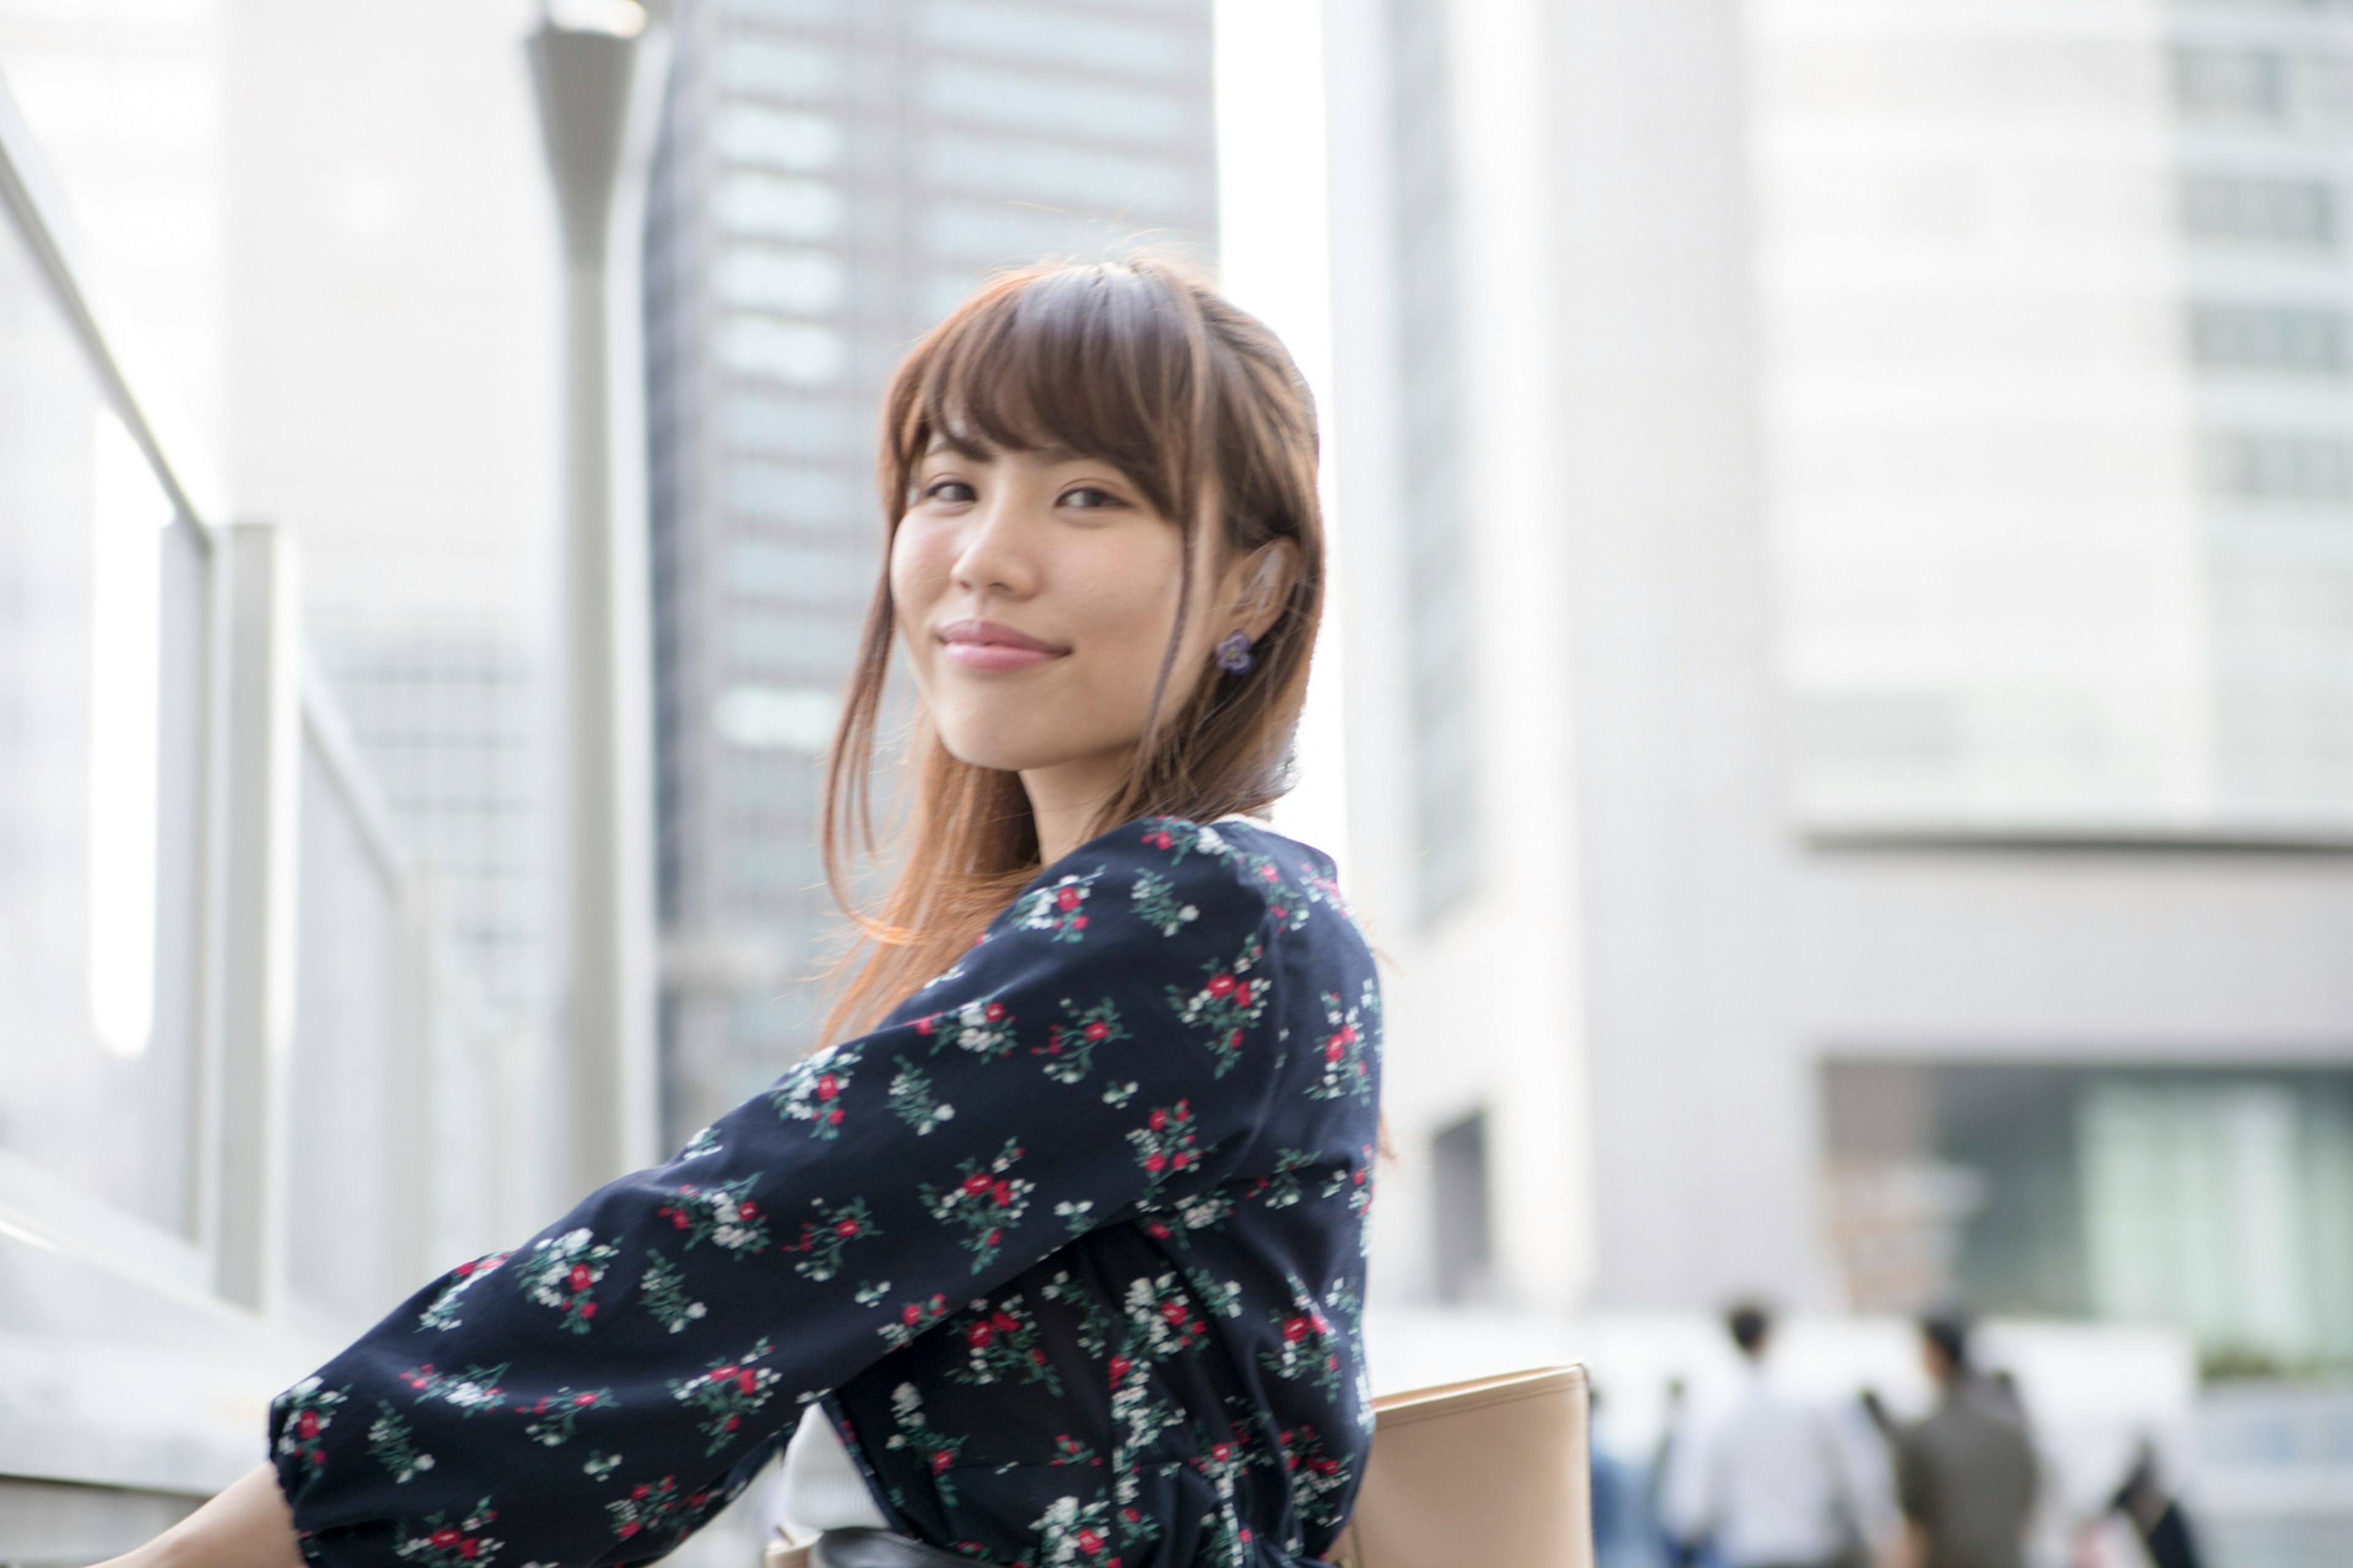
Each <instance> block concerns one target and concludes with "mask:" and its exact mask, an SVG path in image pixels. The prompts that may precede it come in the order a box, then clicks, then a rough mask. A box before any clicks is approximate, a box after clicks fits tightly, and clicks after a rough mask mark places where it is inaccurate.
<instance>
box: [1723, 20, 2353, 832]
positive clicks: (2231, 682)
mask: <svg viewBox="0 0 2353 1568" xmlns="http://www.w3.org/2000/svg"><path fill="white" fill-rule="evenodd" d="M1755 11H1756V16H1757V94H1758V105H1759V108H1758V113H1759V121H1758V136H1757V169H1758V174H1759V188H1760V193H1761V215H1760V216H1761V218H1762V222H1763V226H1764V237H1763V244H1762V247H1761V254H1762V258H1763V259H1762V294H1763V302H1764V309H1765V327H1766V344H1765V357H1766V365H1767V375H1768V379H1769V384H1768V392H1767V424H1768V429H1769V434H1768V441H1769V447H1770V452H1771V457H1772V464H1771V468H1772V472H1773V476H1774V485H1775V495H1774V514H1775V522H1776V525H1777V527H1778V530H1779V531H1780V534H1781V540H1782V542H1783V544H1784V546H1785V556H1786V560H1787V563H1788V564H1787V569H1786V571H1785V574H1784V581H1783V590H1784V595H1785V598H1786V604H1787V608H1788V621H1787V624H1788V628H1789V630H1788V641H1787V646H1786V653H1787V657H1788V668H1789V672H1790V677H1791V679H1792V681H1793V683H1794V688H1795V695H1796V700H1797V710H1796V715H1795V718H1796V722H1795V725H1794V734H1793V739H1794V741H1795V742H1796V752H1797V773H1798V781H1799V794H1800V796H1801V800H1802V803H1803V806H1804V810H1805V814H1806V816H1807V817H1808V819H1809V820H1810V822H1811V823H1813V824H1814V825H1815V826H1818V827H1826V828H1831V829H1842V828H1855V827H1860V828H1864V829H1871V828H1875V827H1883V826H1896V827H1903V828H1921V829H1927V830H1932V831H1943V830H1947V829H1955V830H1961V831H1975V830H1979V829H1988V828H1990V829H1994V830H2022V831H2028V832H2042V831H2058V832H2067V833H2081V832H2091V833H2094V834H2113V835H2118V836H2123V837H2136V836H2146V835H2150V834H2156V835H2159V836H2174V835H2189V836H2193V837H2198V836H2214V835H2221V836H2224V837H2248V836H2253V837H2288V838H2305V837H2322V838H2326V839H2334V838H2341V837H2344V836H2345V835H2346V834H2347V833H2348V831H2353V553H2348V552H2353V529H2348V523H2353V446H2348V437H2347V436H2346V431H2347V429H2348V416H2349V415H2353V318H2348V314H2347V311H2348V305H2353V254H2348V248H2347V246H2348V235H2347V232H2346V225H2345V219H2344V203H2345V196H2346V189H2347V186H2346V176H2345V170H2346V166H2347V165H2346V153H2347V150H2348V144H2353V17H2348V14H2347V13H2346V12H2344V11H2343V10H2342V9H2341V8H2339V7H2333V6H2321V5H2221V4H2213V3H2211V0H2171V3H2162V4H2152V3H2143V0H2129V3H2127V0H2098V3H2090V4H2080V5H2070V6H2067V7H2064V8H2063V9H2055V10H2054V8H2053V7H2051V6H2049V5H2039V4H2035V3H2033V0H1991V3H1989V4H1985V5H1973V6H1969V7H1966V8H1938V7H1913V6H1905V7H1895V6H1878V7H1872V6H1865V7H1857V6H1851V5H1837V4H1832V3H1830V0H1765V3H1763V4H1760V5H1757V7H1756V8H1755Z"/></svg>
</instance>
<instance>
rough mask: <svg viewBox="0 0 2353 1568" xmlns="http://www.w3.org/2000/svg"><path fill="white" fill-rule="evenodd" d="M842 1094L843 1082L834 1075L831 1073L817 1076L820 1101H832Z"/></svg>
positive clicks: (822, 1073)
mask: <svg viewBox="0 0 2353 1568" xmlns="http://www.w3.org/2000/svg"><path fill="white" fill-rule="evenodd" d="M840 1092H841V1080H840V1079H838V1078H836V1077H834V1075H833V1074H831V1073H829V1072H821V1073H819V1074H818V1075H817V1097H818V1099H819V1100H831V1099H832V1098H833V1097H834V1096H835V1095H837V1094H839V1093H840Z"/></svg>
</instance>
